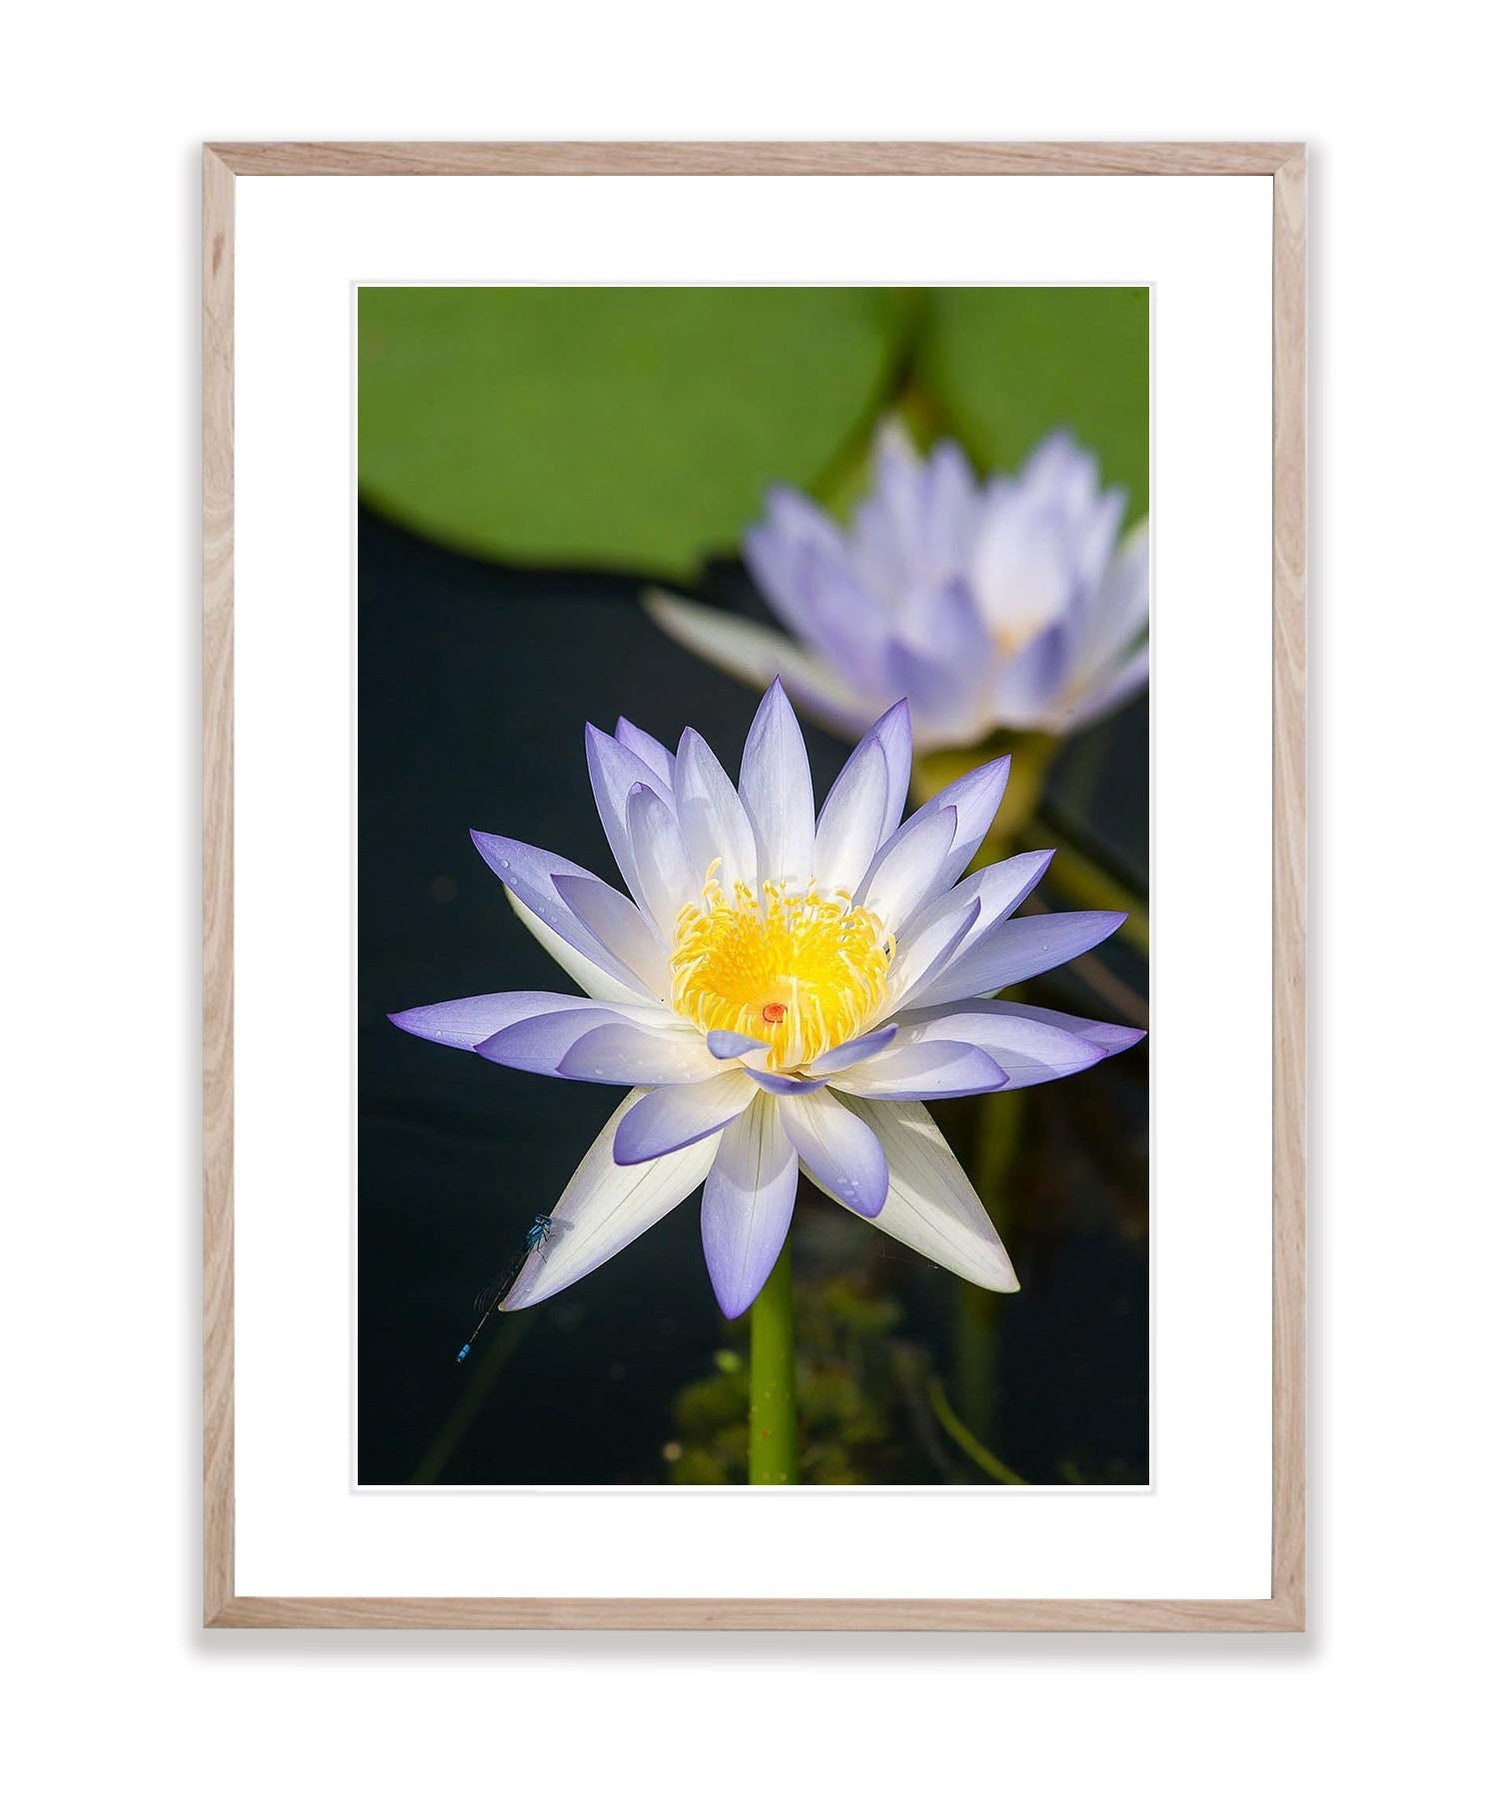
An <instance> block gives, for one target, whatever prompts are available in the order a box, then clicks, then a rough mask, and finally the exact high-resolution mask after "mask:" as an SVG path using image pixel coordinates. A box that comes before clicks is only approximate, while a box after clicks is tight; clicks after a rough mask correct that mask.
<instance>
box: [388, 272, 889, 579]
mask: <svg viewBox="0 0 1499 1799" xmlns="http://www.w3.org/2000/svg"><path fill="white" fill-rule="evenodd" d="M910 307H911V298H910V296H909V295H907V294H906V293H904V292H891V291H885V290H878V289H860V288H847V289H838V288H667V287H658V288H627V287H617V288H585V287H573V288H535V287H511V288H493V287H368V288H364V289H362V290H361V291H360V295H359V480H360V488H361V492H362V493H363V495H364V497H365V498H366V499H367V500H368V501H369V502H370V503H372V504H373V505H374V506H375V507H376V508H378V509H379V510H380V511H382V512H384V513H386V514H387V515H388V516H390V517H392V518H394V519H396V520H397V521H398V522H400V523H402V524H405V525H408V526H410V527H411V528H412V529H414V530H418V531H421V532H423V533H425V534H426V535H428V536H430V537H433V538H436V539H438V540H439V541H441V542H443V543H446V544H449V545H451V546H452V547H454V548H457V549H462V550H466V551H469V552H472V553H474V554H478V555H481V556H489V557H494V558H498V559H501V560H504V561H511V562H524V563H543V564H553V565H562V566H596V567H612V568H620V567H623V568H632V569H638V570H640V571H642V572H652V573H659V574H664V575H682V576H685V575H688V574H690V573H691V572H692V571H693V570H694V569H695V568H696V567H697V565H698V563H699V562H700V561H701V559H702V558H703V557H704V556H705V555H707V554H712V553H717V552H725V551H732V550H734V548H735V547H736V546H737V544H738V541H739V537H740V535H741V533H742V532H743V531H744V529H745V527H746V526H747V525H749V524H750V523H751V522H752V521H753V520H754V519H755V518H756V517H757V516H758V514H759V511H760V508H761V504H762V500H763V497H764V492H765V489H766V487H767V486H768V485H769V484H770V483H771V482H776V481H783V482H789V483H790V484H792V485H793V486H798V487H810V486H812V485H814V484H815V483H816V481H817V480H818V478H819V476H820V475H821V474H822V472H823V471H824V470H825V469H826V468H827V467H828V466H829V465H830V464H832V463H833V462H834V461H835V459H836V458H837V457H838V456H839V454H840V453H841V452H843V451H844V450H845V448H846V446H847V444H848V442H849V440H850V439H851V438H853V437H855V436H857V434H858V433H859V432H860V431H861V430H863V431H867V429H868V427H869V424H870V422H871V418H872V414H873V410H874V409H875V407H876V406H877V404H878V399H879V394H880V391H881V388H882V384H883V383H884V382H885V381H886V379H887V378H888V375H889V372H890V369H891V365H892V363H893V361H894V358H895V357H896V355H897V353H898V346H899V343H900V340H901V337H902V335H903V331H904V328H905V322H906V320H907V319H908V317H909V313H910Z"/></svg>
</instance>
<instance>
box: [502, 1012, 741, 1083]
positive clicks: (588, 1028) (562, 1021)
mask: <svg viewBox="0 0 1499 1799" xmlns="http://www.w3.org/2000/svg"><path fill="white" fill-rule="evenodd" d="M666 1017H667V1014H665V1013H663V1012H655V1013H651V1012H648V1011H647V1010H646V1008H644V1007H642V1008H640V1010H639V1012H638V1013H636V1014H635V1015H633V1016H631V1015H629V1014H628V1013H627V1012H626V1011H625V1010H624V1008H621V1007H615V1006H600V1005H595V1004H593V1003H591V1002H588V1001H585V1002H583V1003H582V1004H580V1005H566V1004H564V1005H561V1006H558V1007H556V1008H555V1009H553V1010H551V1011H546V1012H538V1013H536V1014H535V1015H533V1016H531V1017H529V1018H522V1019H519V1020H517V1021H516V1022H515V1023H513V1024H509V1025H506V1026H505V1027H504V1028H503V1029H501V1030H498V1031H496V1032H495V1033H494V1035H493V1036H490V1037H487V1038H485V1039H484V1041H483V1042H482V1043H480V1044H478V1045H477V1046H476V1047H477V1049H478V1053H479V1054H480V1055H481V1056H483V1058H484V1059H485V1061H486V1062H498V1063H499V1064H500V1065H501V1066H502V1067H504V1068H518V1069H521V1070H522V1071H523V1072H525V1073H527V1074H549V1075H558V1076H561V1078H562V1079H564V1080H569V1081H606V1082H612V1083H614V1084H615V1085H617V1086H621V1087H641V1086H646V1085H651V1086H655V1085H657V1084H658V1083H662V1082H677V1081H701V1080H707V1079H709V1078H710V1077H711V1076H712V1075H714V1074H716V1073H717V1072H718V1067H717V1064H716V1063H715V1062H714V1060H713V1058H712V1057H711V1056H710V1055H709V1054H708V1052H707V1050H706V1048H705V1047H704V1045H703V1041H702V1038H701V1037H699V1036H698V1035H697V1033H696V1032H694V1031H687V1030H674V1029H671V1028H669V1027H666V1026H665V1024H664V1020H665V1019H666Z"/></svg>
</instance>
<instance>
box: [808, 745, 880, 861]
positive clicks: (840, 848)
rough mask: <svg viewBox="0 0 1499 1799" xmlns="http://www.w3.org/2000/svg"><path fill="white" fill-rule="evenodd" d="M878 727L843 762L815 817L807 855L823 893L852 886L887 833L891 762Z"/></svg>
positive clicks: (871, 859)
mask: <svg viewBox="0 0 1499 1799" xmlns="http://www.w3.org/2000/svg"><path fill="white" fill-rule="evenodd" d="M878 729H879V727H878V726H876V727H875V730H873V731H870V732H869V734H868V735H867V736H866V737H865V738H864V740H863V742H862V743H861V744H860V745H859V746H858V748H857V749H856V750H855V751H854V753H853V754H852V755H851V756H850V757H849V759H848V761H847V762H845V763H844V765H843V769H842V772H841V773H840V774H839V776H838V778H837V780H836V781H834V783H833V785H832V788H831V790H830V791H829V793H828V797H827V799H826V800H825V801H824V802H823V807H822V812H821V814H820V815H819V817H818V820H817V836H816V840H815V843H814V845H813V851H812V860H813V865H814V869H815V872H816V876H817V884H818V886H819V887H821V888H822V889H823V891H824V892H826V893H839V892H844V893H854V892H855V891H857V889H858V886H859V883H860V882H861V881H862V880H863V879H864V877H865V875H866V874H868V872H869V864H870V863H871V861H873V859H874V853H875V851H876V850H877V849H878V848H879V847H880V845H881V844H882V843H883V842H884V841H885V837H886V835H887V832H886V830H885V816H886V812H887V810H888V801H889V797H890V764H889V762H888V761H887V760H886V756H885V746H884V744H883V743H882V742H881V741H880V738H879V737H878V736H877V735H876V733H877V731H878Z"/></svg>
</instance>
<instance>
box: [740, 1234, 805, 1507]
mask: <svg viewBox="0 0 1499 1799" xmlns="http://www.w3.org/2000/svg"><path fill="white" fill-rule="evenodd" d="M749 1477H750V1485H751V1486H757V1487H789V1486H794V1485H795V1484H796V1329H795V1324H794V1320H793V1316H792V1300H791V1244H790V1241H789V1240H788V1241H787V1242H786V1243H785V1244H784V1245H783V1246H782V1249H781V1253H780V1255H779V1256H778V1257H777V1258H776V1265H775V1267H774V1268H772V1269H771V1271H770V1279H769V1280H767V1281H766V1283H765V1285H764V1286H763V1287H762V1288H761V1289H760V1296H759V1298H758V1299H756V1301H755V1303H754V1304H753V1305H752V1306H751V1307H750V1412H749Z"/></svg>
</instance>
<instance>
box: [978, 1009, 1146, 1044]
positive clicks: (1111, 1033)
mask: <svg viewBox="0 0 1499 1799" xmlns="http://www.w3.org/2000/svg"><path fill="white" fill-rule="evenodd" d="M982 1010H983V1011H985V1012H990V1013H993V1014H994V1015H996V1016H998V1017H1006V1018H1033V1019H1035V1020H1036V1022H1037V1023H1038V1024H1049V1025H1051V1026H1052V1027H1053V1028H1054V1029H1055V1030H1059V1031H1069V1032H1071V1033H1072V1035H1073V1036H1075V1037H1081V1038H1082V1039H1083V1041H1084V1042H1085V1043H1096V1044H1097V1045H1098V1047H1099V1048H1100V1049H1101V1050H1102V1051H1103V1053H1104V1054H1105V1055H1106V1056H1117V1055H1118V1054H1119V1052H1120V1051H1121V1050H1126V1049H1133V1048H1134V1046H1135V1045H1136V1044H1137V1043H1140V1042H1142V1041H1143V1040H1144V1037H1145V1033H1144V1031H1141V1030H1136V1028H1135V1027H1134V1026H1133V1025H1129V1024H1106V1023H1104V1022H1103V1020H1101V1019H1097V1018H1074V1017H1073V1016H1072V1014H1071V1013H1070V1012H1054V1011H1052V1009H1051V1008H1050V1007H1049V1006H1025V1005H1021V1004H1020V1002H1019V1001H1018V1000H1008V999H993V1000H989V1001H987V1002H986V1003H985V1004H984V1005H983V1007H982Z"/></svg>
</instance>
